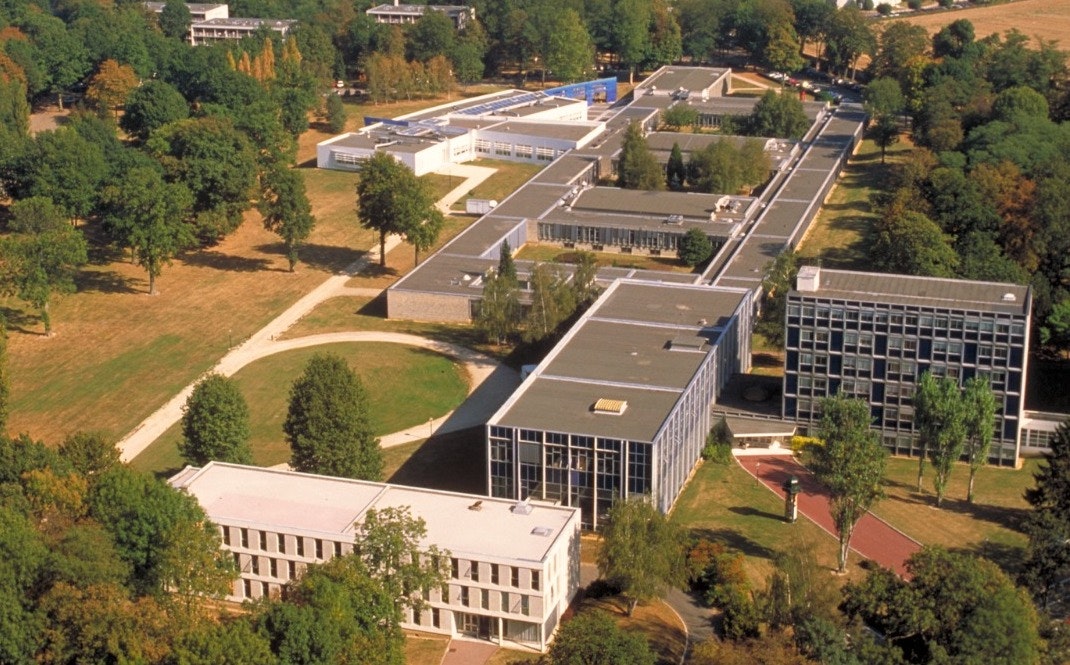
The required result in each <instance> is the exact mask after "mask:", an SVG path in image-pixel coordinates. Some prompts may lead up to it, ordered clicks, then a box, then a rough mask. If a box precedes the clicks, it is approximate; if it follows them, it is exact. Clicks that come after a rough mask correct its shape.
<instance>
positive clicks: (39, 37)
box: [21, 12, 90, 109]
mask: <svg viewBox="0 0 1070 665" xmlns="http://www.w3.org/2000/svg"><path fill="white" fill-rule="evenodd" d="M21 28H22V30H23V31H24V32H25V33H26V35H27V36H28V37H29V38H30V41H31V43H32V44H33V46H34V48H33V51H32V52H33V57H34V59H35V60H36V64H37V65H38V66H39V67H40V69H41V71H42V72H43V73H44V81H43V83H44V87H45V89H47V90H48V91H49V92H51V93H53V94H55V95H56V99H57V101H58V102H59V107H60V109H63V94H62V93H63V92H64V91H66V90H68V89H69V88H70V87H71V86H72V85H74V84H75V83H77V82H78V81H81V80H82V79H83V78H85V75H86V74H87V73H88V72H89V70H90V62H89V53H88V52H87V51H86V48H85V46H84V45H83V44H82V42H81V40H79V39H78V37H77V36H76V35H74V34H73V33H72V32H71V31H70V30H68V29H67V26H66V25H65V24H64V23H63V21H62V20H60V19H59V18H56V17H55V16H52V15H50V14H48V13H47V12H36V13H31V12H28V13H27V14H26V17H25V20H24V21H23V22H22V25H21Z"/></svg>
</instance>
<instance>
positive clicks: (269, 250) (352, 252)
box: [254, 242, 367, 273]
mask: <svg viewBox="0 0 1070 665" xmlns="http://www.w3.org/2000/svg"><path fill="white" fill-rule="evenodd" d="M254 249H255V250H256V251H258V252H262V253H264V254H271V255H274V256H282V257H285V256H286V245H284V244H283V243H281V242H271V243H265V244H263V245H257V246H256V247H254ZM365 254H367V252H365V251H364V250H357V249H352V248H350V247H337V246H335V245H320V244H317V243H310V244H307V245H301V247H300V248H298V250H297V259H298V263H297V265H298V267H300V266H301V265H305V266H308V267H309V268H314V269H316V270H323V271H326V272H332V273H340V272H342V271H343V270H345V269H346V268H348V267H349V266H351V265H353V263H354V262H356V261H357V260H358V259H360V258H361V257H362V256H364V255H365ZM283 270H285V268H283Z"/></svg>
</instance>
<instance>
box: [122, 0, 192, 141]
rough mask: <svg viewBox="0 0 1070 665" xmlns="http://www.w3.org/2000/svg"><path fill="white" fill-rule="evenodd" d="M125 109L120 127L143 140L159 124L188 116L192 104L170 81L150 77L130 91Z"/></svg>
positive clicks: (160, 125)
mask: <svg viewBox="0 0 1070 665" xmlns="http://www.w3.org/2000/svg"><path fill="white" fill-rule="evenodd" d="M183 6H185V5H184V4H183ZM125 111H126V112H125V113H123V117H122V118H120V119H119V126H120V127H122V128H123V129H125V130H126V131H127V132H129V133H131V134H133V135H134V136H137V137H138V138H139V139H141V140H142V141H144V140H145V139H147V138H148V137H149V134H151V133H152V132H154V131H155V130H157V129H159V128H160V127H163V126H164V125H167V124H170V123H172V122H176V121H178V120H185V119H186V118H188V117H189V104H188V103H187V102H186V98H185V97H183V96H182V93H180V92H179V91H178V90H177V89H176V88H175V87H174V86H173V85H171V84H170V83H168V82H166V81H160V80H158V79H150V80H148V81H145V83H143V84H142V85H141V86H140V87H138V88H136V89H135V90H133V91H131V93H130V95H129V97H127V98H126V110H125Z"/></svg>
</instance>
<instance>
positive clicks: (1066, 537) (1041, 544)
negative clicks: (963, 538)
mask: <svg viewBox="0 0 1070 665" xmlns="http://www.w3.org/2000/svg"><path fill="white" fill-rule="evenodd" d="M1044 462H1045V463H1044V464H1043V465H1042V466H1040V467H1039V468H1038V469H1037V470H1036V471H1035V472H1034V473H1033V479H1034V480H1035V483H1036V484H1035V486H1034V487H1032V488H1031V489H1028V490H1026V491H1025V500H1026V501H1028V502H1029V505H1030V506H1032V507H1033V510H1032V511H1031V512H1030V513H1028V514H1027V515H1026V518H1025V533H1026V535H1028V536H1029V544H1028V546H1027V547H1026V553H1025V562H1024V564H1023V566H1022V568H1023V573H1022V579H1023V581H1024V582H1025V583H1026V585H1028V586H1029V588H1030V590H1032V592H1033V595H1034V596H1035V597H1036V598H1037V600H1038V601H1039V602H1040V603H1041V606H1042V607H1044V608H1045V609H1046V608H1047V607H1048V603H1049V601H1050V600H1051V598H1052V591H1053V590H1054V589H1055V588H1056V587H1057V585H1060V584H1061V583H1062V582H1063V580H1065V579H1066V578H1067V577H1068V576H1070V547H1068V546H1067V542H1070V420H1068V421H1066V422H1064V423H1062V424H1061V425H1059V428H1058V429H1057V430H1055V436H1053V437H1052V438H1051V440H1050V441H1049V442H1048V452H1046V453H1045V454H1044Z"/></svg>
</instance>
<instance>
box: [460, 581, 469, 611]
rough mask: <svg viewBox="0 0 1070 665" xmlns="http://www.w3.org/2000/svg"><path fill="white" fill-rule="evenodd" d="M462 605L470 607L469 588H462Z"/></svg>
mask: <svg viewBox="0 0 1070 665" xmlns="http://www.w3.org/2000/svg"><path fill="white" fill-rule="evenodd" d="M461 605H464V606H465V607H468V587H466V586H463V587H461Z"/></svg>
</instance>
